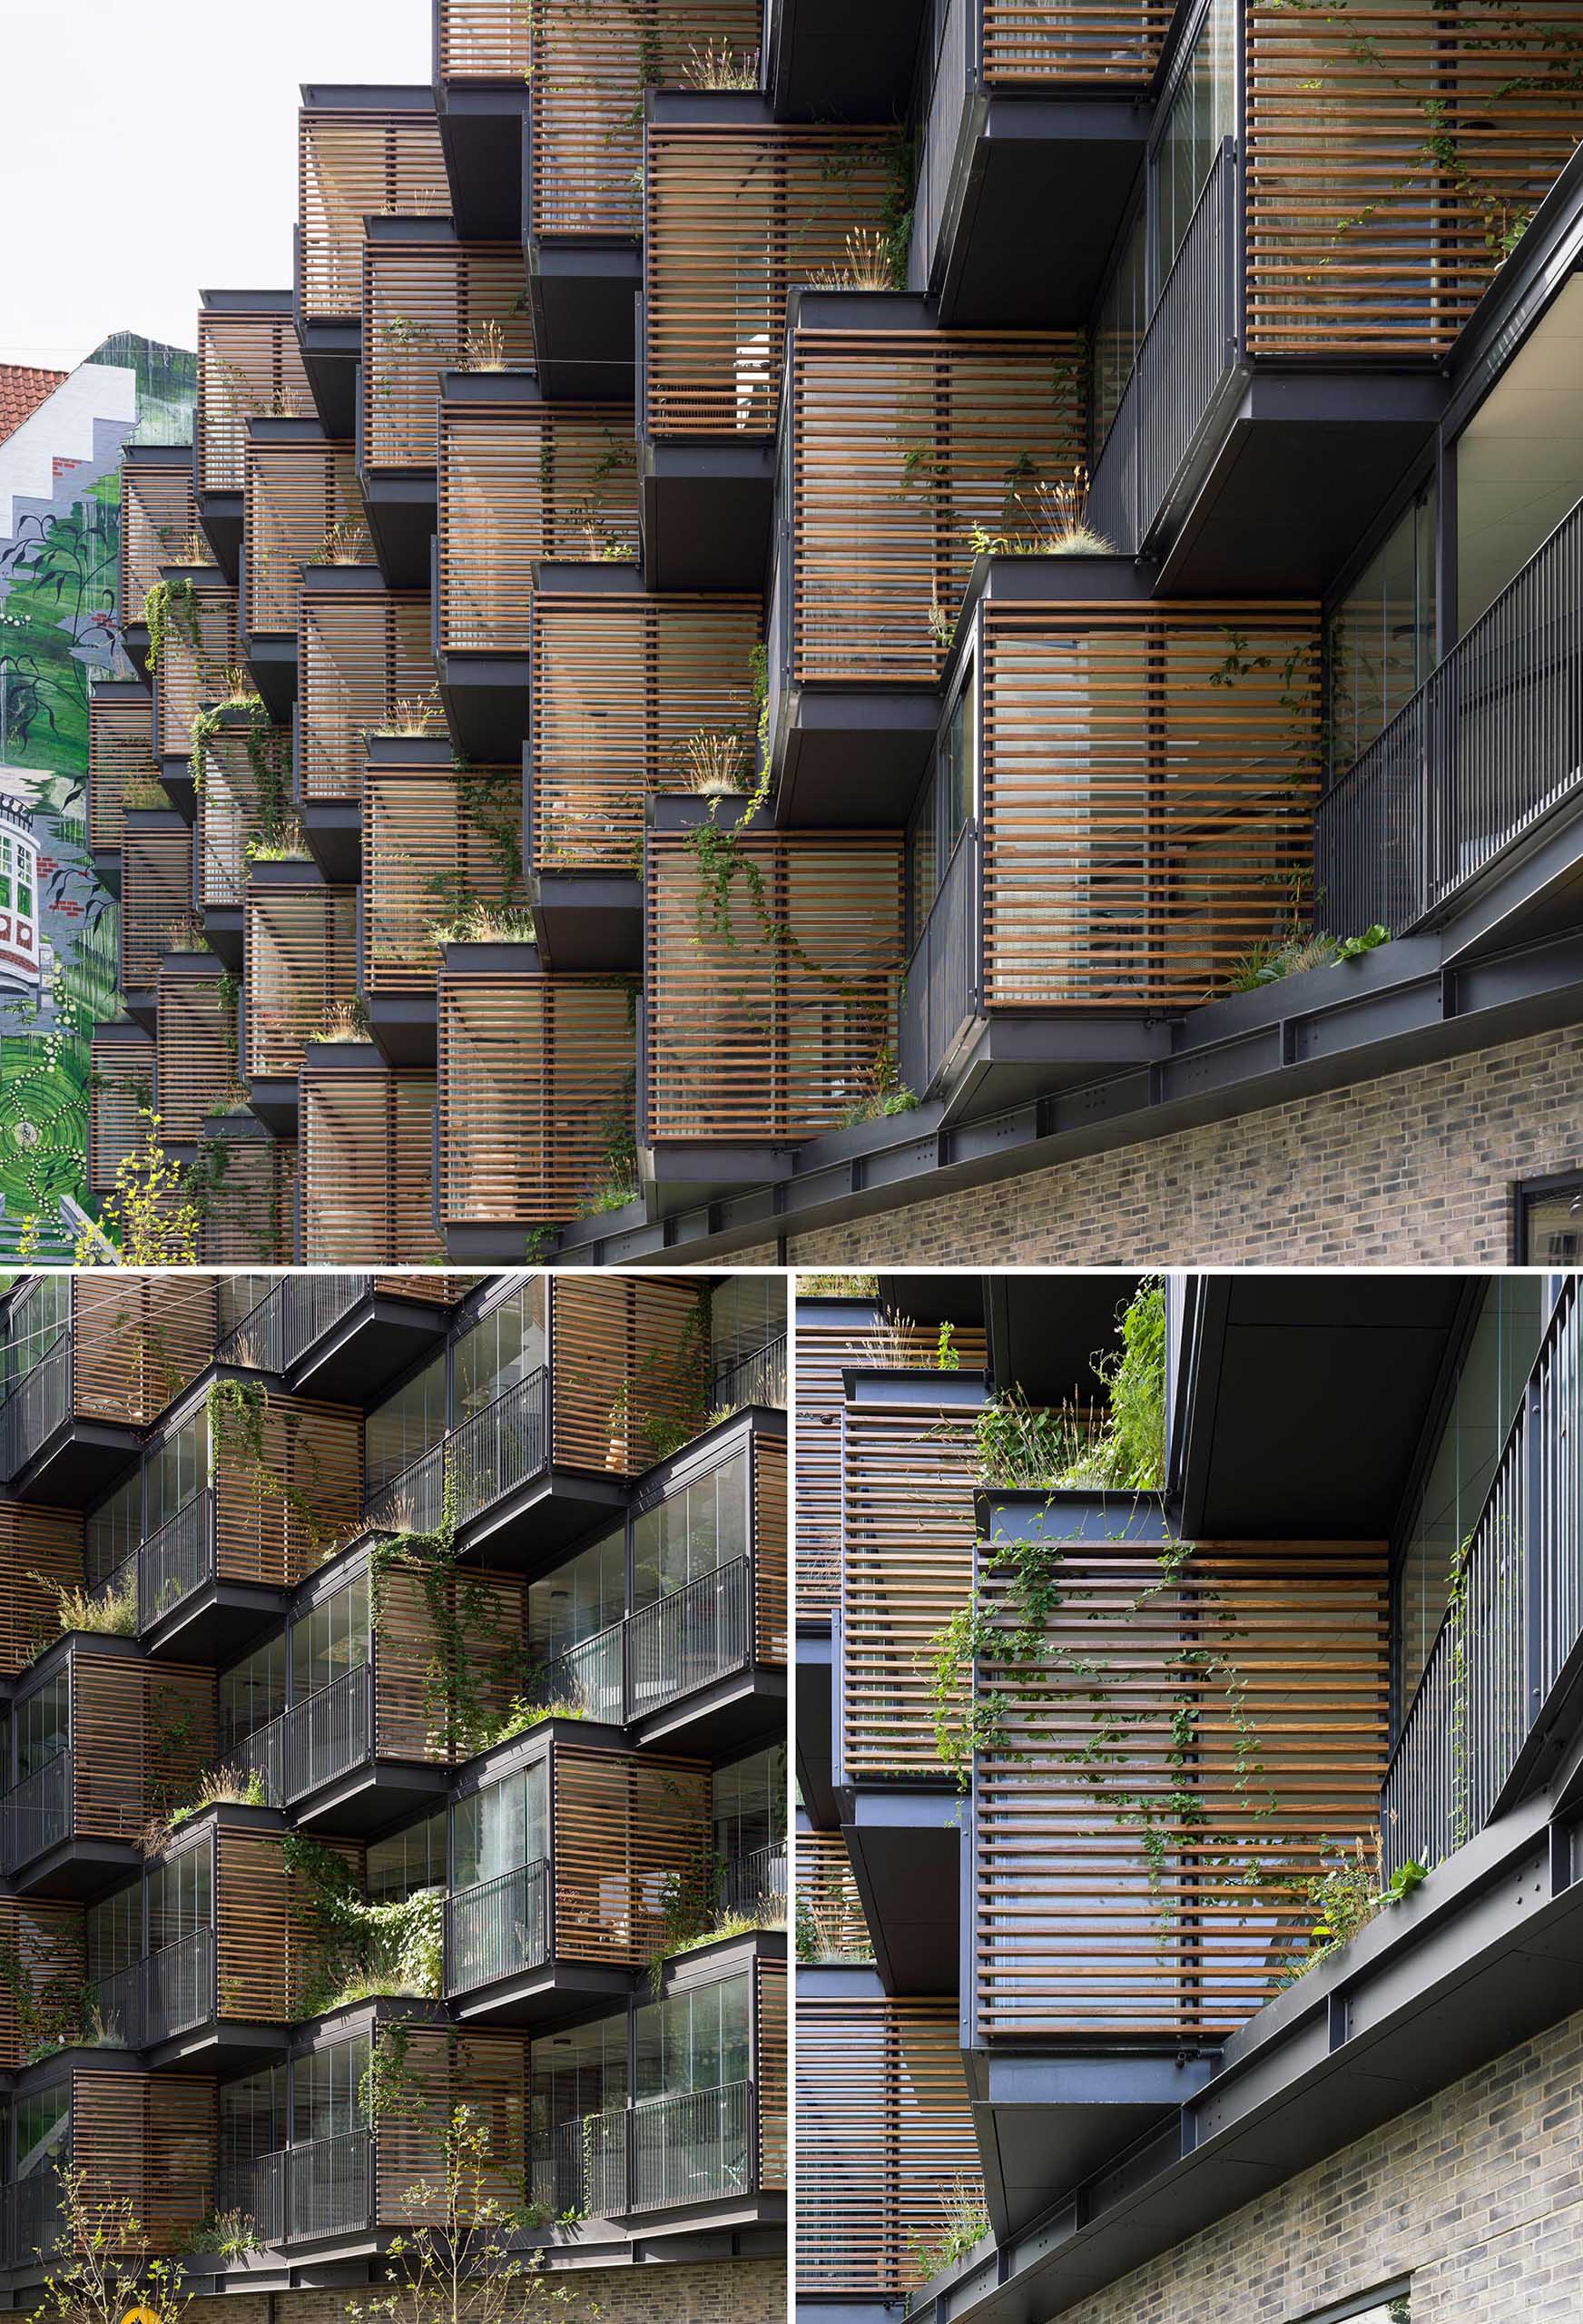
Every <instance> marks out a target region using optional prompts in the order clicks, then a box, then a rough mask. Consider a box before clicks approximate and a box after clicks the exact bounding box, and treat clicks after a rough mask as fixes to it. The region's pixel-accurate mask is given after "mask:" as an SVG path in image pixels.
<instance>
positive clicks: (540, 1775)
mask: <svg viewBox="0 0 1583 2324" xmlns="http://www.w3.org/2000/svg"><path fill="white" fill-rule="evenodd" d="M548 1782H549V1777H548V1767H547V1763H546V1761H545V1760H544V1759H536V1760H534V1761H533V1762H532V1764H531V1765H530V1766H528V1767H526V1768H517V1769H516V1773H515V1774H513V1775H509V1776H506V1777H503V1778H502V1779H501V1781H500V1782H498V1783H491V1784H486V1785H485V1786H484V1787H483V1788H482V1789H481V1790H479V1791H476V1792H473V1793H471V1794H470V1795H469V1796H468V1797H466V1798H464V1799H458V1800H457V1805H456V1827H455V1828H456V1851H457V1855H456V1870H455V1886H457V1888H476V1887H477V1886H479V1884H480V1883H481V1882H483V1881H486V1880H497V1879H498V1878H499V1877H500V1876H501V1874H502V1873H506V1872H516V1871H518V1870H520V1869H521V1867H522V1866H524V1865H527V1864H538V1863H540V1862H542V1861H543V1859H544V1858H545V1857H546V1856H548V1855H549V1798H548Z"/></svg>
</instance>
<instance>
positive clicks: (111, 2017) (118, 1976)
mask: <svg viewBox="0 0 1583 2324" xmlns="http://www.w3.org/2000/svg"><path fill="white" fill-rule="evenodd" d="M93 2014H94V2015H95V2017H96V2018H97V2019H98V2029H96V2030H102V2031H103V2036H104V2039H105V2040H106V2041H107V2042H109V2043H113V2044H124V2046H125V2047H126V2048H127V2049H129V2050H141V2049H142V2047H143V2042H144V2039H145V2038H146V2037H145V2035H144V2033H143V1963H142V1962H141V1961H133V1963H132V1964H131V1965H130V1967H128V1968H125V1969H117V1970H116V1971H115V1972H114V1974H113V1975H111V1976H108V1977H101V1978H99V1979H98V1981H97V1982H96V1983H95V1984H94V1986H93Z"/></svg>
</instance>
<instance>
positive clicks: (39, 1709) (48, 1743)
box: [15, 1670, 72, 1783]
mask: <svg viewBox="0 0 1583 2324" xmlns="http://www.w3.org/2000/svg"><path fill="white" fill-rule="evenodd" d="M71 1743H72V1682H71V1679H70V1678H69V1676H68V1675H67V1673H66V1672H65V1671H64V1670H60V1671H57V1672H56V1674H55V1676H54V1678H53V1679H46V1681H45V1682H44V1685H43V1686H42V1687H38V1688H35V1689H34V1692H33V1693H32V1694H31V1695H26V1696H25V1697H24V1698H23V1699H22V1701H21V1702H19V1703H18V1704H17V1706H16V1778H15V1779H16V1781H17V1782H18V1783H21V1782H22V1781H23V1780H24V1779H25V1777H28V1776H31V1775H36V1774H37V1772H38V1770H39V1768H44V1767H47V1766H48V1765H49V1763H50V1761H51V1760H52V1759H58V1758H59V1757H60V1755H61V1753H62V1752H63V1751H66V1750H69V1749H70V1748H71Z"/></svg>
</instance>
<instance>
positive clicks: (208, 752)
mask: <svg viewBox="0 0 1583 2324" xmlns="http://www.w3.org/2000/svg"><path fill="white" fill-rule="evenodd" d="M214 715H215V718H216V720H217V721H218V723H217V724H213V725H212V726H211V727H209V728H208V729H206V731H205V732H204V734H202V737H201V739H200V743H199V745H198V749H197V751H196V753H194V763H193V772H194V776H195V778H196V789H197V802H196V813H195V817H194V821H193V826H192V852H193V869H192V876H193V887H194V895H193V902H194V906H195V908H196V911H197V915H198V918H199V921H201V923H202V929H203V934H204V938H205V940H206V941H207V943H208V945H209V949H210V950H211V952H214V953H216V954H218V956H219V958H220V959H221V960H223V961H224V963H225V965H226V967H227V968H228V969H230V970H231V971H232V973H233V974H240V972H241V956H242V896H243V893H244V891H245V890H246V887H247V881H248V872H249V868H250V856H249V850H250V848H251V847H253V846H257V845H260V844H263V845H276V844H279V842H280V839H281V837H282V834H283V832H284V831H285V827H286V823H287V821H288V818H289V813H290V793H291V730H290V727H289V726H270V725H263V726H261V725H260V724H257V723H256V721H255V718H254V716H253V714H252V713H251V711H249V710H247V709H244V708H237V707H232V708H230V709H225V710H221V711H218V712H216V713H215V714H214Z"/></svg>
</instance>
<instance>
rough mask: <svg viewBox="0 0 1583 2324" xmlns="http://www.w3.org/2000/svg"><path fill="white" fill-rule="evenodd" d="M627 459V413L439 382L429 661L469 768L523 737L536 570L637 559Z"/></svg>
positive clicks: (455, 376)
mask: <svg viewBox="0 0 1583 2324" xmlns="http://www.w3.org/2000/svg"><path fill="white" fill-rule="evenodd" d="M636 460H637V453H636V447H635V445H634V441H633V413H632V406H631V405H630V404H617V403H608V402H605V403H565V404H555V403H550V402H547V401H546V399H545V398H544V395H543V392H542V390H541V389H540V387H539V383H538V381H537V380H536V379H525V378H520V377H514V376H512V375H511V374H509V373H485V372H477V373H475V372H459V371H452V372H447V374H446V376H445V379H444V380H443V382H442V400H441V403H440V411H439V536H438V541H437V544H436V548H435V582H434V614H435V653H436V657H437V659H438V663H439V665H440V692H441V695H442V697H443V699H444V702H445V706H446V715H447V721H448V723H449V725H450V729H451V732H452V734H454V735H455V736H456V738H457V742H458V743H459V745H460V747H461V748H462V750H463V751H464V752H465V753H466V754H467V756H468V757H469V758H475V759H478V760H481V761H483V762H485V763H495V762H498V761H502V760H507V761H513V762H514V761H515V760H516V756H517V754H518V753H519V752H520V750H521V748H522V745H523V743H524V742H525V741H526V736H527V684H528V676H529V671H528V659H527V656H528V647H529V644H530V639H531V613H532V606H533V594H534V585H535V568H536V566H537V565H538V563H539V562H540V560H541V559H543V558H546V557H547V558H565V559H569V560H572V561H574V562H577V563H586V564H591V565H600V564H605V563H618V564H625V563H627V562H629V561H631V562H635V560H636V556H637V543H638V512H637V493H636Z"/></svg>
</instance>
